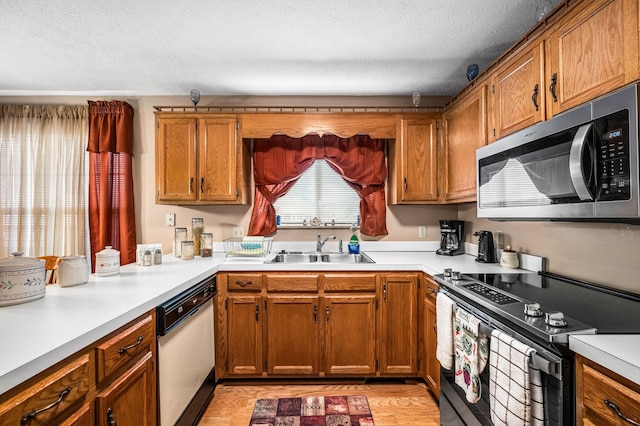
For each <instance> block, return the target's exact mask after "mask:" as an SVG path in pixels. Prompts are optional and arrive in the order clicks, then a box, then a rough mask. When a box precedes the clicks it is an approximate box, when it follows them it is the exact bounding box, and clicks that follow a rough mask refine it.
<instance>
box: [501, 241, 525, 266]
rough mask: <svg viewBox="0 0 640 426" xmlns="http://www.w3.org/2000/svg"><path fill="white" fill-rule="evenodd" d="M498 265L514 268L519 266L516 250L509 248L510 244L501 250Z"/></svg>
mask: <svg viewBox="0 0 640 426" xmlns="http://www.w3.org/2000/svg"><path fill="white" fill-rule="evenodd" d="M500 266H504V267H505V268H513V269H516V268H518V267H519V266H520V259H518V252H516V251H515V250H511V246H507V247H506V248H505V249H504V250H503V251H502V256H500Z"/></svg>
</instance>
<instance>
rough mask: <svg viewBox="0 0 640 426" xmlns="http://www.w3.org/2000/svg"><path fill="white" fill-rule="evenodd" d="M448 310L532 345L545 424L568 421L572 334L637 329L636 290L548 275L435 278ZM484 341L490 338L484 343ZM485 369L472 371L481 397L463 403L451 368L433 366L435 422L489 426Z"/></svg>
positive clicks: (571, 415) (639, 302)
mask: <svg viewBox="0 0 640 426" xmlns="http://www.w3.org/2000/svg"><path fill="white" fill-rule="evenodd" d="M435 279H436V281H438V283H440V291H441V292H443V293H444V294H446V295H447V296H448V297H450V298H451V299H452V300H453V301H454V303H455V307H456V309H464V310H465V311H467V312H469V313H471V314H472V315H474V316H476V317H477V318H478V319H479V320H480V321H481V325H480V331H481V332H482V333H483V334H485V335H487V336H491V331H492V330H493V329H498V330H501V331H503V332H505V333H507V334H508V335H510V336H511V337H513V338H514V339H516V340H518V341H520V342H522V343H525V344H526V345H528V346H530V347H532V348H534V349H535V350H536V352H535V355H534V357H533V358H532V360H531V362H532V363H533V364H534V365H535V366H536V367H538V368H539V369H540V370H541V373H542V384H543V396H544V403H545V425H554V426H555V425H558V426H559V425H571V424H575V386H574V354H573V353H572V352H571V351H570V350H569V348H568V340H569V336H570V335H572V334H595V333H617V334H625V333H639V332H640V296H639V295H635V294H631V293H627V292H623V291H618V290H613V289H610V288H607V287H603V286H600V285H596V284H593V283H587V282H583V281H577V280H572V279H570V278H567V277H561V276H559V275H554V274H550V273H538V274H535V273H529V274H460V273H459V272H450V271H447V272H445V274H440V275H436V276H435ZM489 346H491V340H490V341H489ZM488 382H489V367H488V366H487V367H486V368H485V369H484V371H483V372H482V374H481V375H480V383H481V389H482V392H481V399H480V401H479V402H478V403H476V404H470V403H468V402H467V400H466V398H465V396H464V392H463V391H462V389H461V388H460V387H458V385H456V384H455V378H454V373H453V371H449V370H445V369H441V377H440V386H441V389H442V390H441V395H440V412H441V420H440V421H441V424H442V425H447V426H449V425H469V426H471V425H491V424H492V423H491V420H490V410H489V408H490V402H489V396H488V391H487V390H488V389H489V383H488Z"/></svg>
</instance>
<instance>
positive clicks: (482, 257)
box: [473, 231, 496, 263]
mask: <svg viewBox="0 0 640 426" xmlns="http://www.w3.org/2000/svg"><path fill="white" fill-rule="evenodd" d="M473 236H474V237H478V257H476V262H480V263H496V247H495V245H494V244H493V234H492V233H491V232H490V231H478V232H474V233H473Z"/></svg>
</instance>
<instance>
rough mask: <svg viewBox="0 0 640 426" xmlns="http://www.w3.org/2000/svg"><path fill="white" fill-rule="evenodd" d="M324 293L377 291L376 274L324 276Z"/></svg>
mask: <svg viewBox="0 0 640 426" xmlns="http://www.w3.org/2000/svg"><path fill="white" fill-rule="evenodd" d="M324 291H327V292H330V291H371V292H375V291H376V274H333V273H330V274H324Z"/></svg>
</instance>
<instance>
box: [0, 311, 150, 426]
mask: <svg viewBox="0 0 640 426" xmlns="http://www.w3.org/2000/svg"><path fill="white" fill-rule="evenodd" d="M141 336H142V338H141ZM105 354H106V355H107V356H104V355H105ZM155 357H156V337H155V311H151V312H149V313H148V314H145V315H143V316H141V317H139V318H137V319H136V320H134V321H131V322H130V323H129V324H126V325H125V326H123V327H121V328H119V329H118V330H116V331H114V332H113V333H110V334H109V335H108V336H105V337H104V338H102V339H100V340H98V341H96V342H95V343H94V344H92V345H89V346H88V347H86V348H84V349H83V350H81V351H79V352H78V353H76V354H74V355H72V356H70V357H69V358H67V359H65V360H63V361H61V362H59V363H58V364H56V365H54V366H52V367H51V368H49V369H47V370H45V371H44V372H42V373H40V374H38V375H36V376H35V377H33V378H31V379H29V380H27V381H26V382H24V383H23V384H21V385H19V386H17V387H16V388H14V389H12V390H10V391H9V392H7V393H5V394H3V395H0V424H1V425H21V424H26V425H34V426H35V425H50V424H56V425H64V426H92V425H105V426H112V425H114V424H118V425H120V426H126V425H136V426H153V425H155V424H156V417H157V415H156V406H157V402H156V367H155V365H156V361H155V359H156V358H155ZM105 372H108V373H107V374H106V375H105ZM23 418H24V419H25V420H23Z"/></svg>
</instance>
